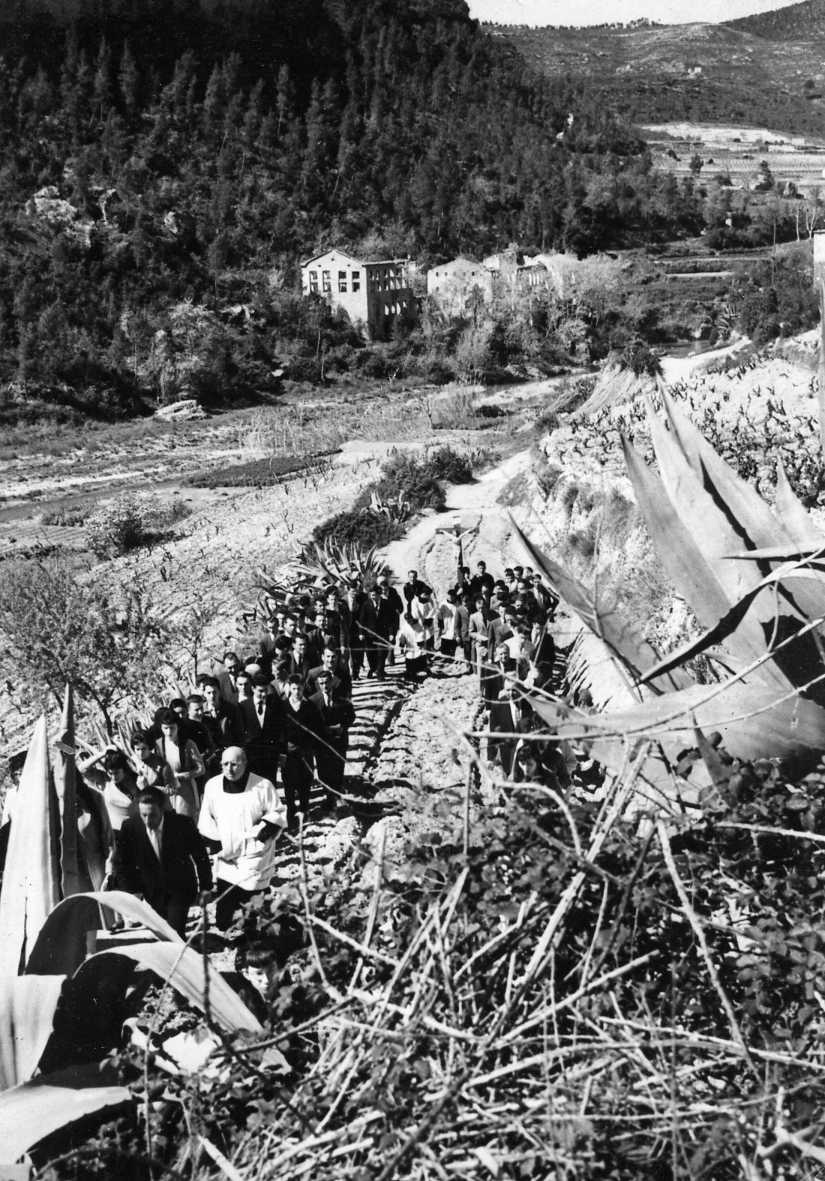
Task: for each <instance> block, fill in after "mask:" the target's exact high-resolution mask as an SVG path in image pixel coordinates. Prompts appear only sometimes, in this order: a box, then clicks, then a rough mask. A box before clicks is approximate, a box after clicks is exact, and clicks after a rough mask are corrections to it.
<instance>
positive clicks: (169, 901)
mask: <svg viewBox="0 0 825 1181" xmlns="http://www.w3.org/2000/svg"><path fill="white" fill-rule="evenodd" d="M164 802H165V798H164V795H163V792H160V791H158V790H157V789H156V788H153V787H150V788H146V789H145V790H144V791H142V792H141V793H140V795H139V796H138V815H137V816H131V817H129V818H127V819H126V820H124V822H123V824H122V825H121V827H120V830H119V831H118V833H117V835H116V840H115V859H114V870H115V878H116V881H117V883H118V886H120V887H121V888H122V889H124V890H128V891H129V892H130V893H132V894H142V895H143V897H144V898H145V899H146V901H147V902H148V903H149V905H150V906H151V907H153V909H154V910H156V911H157V912H158V914H159V915H160V916H161V918H164V919H166V921H167V922H168V923H169V925H170V926H171V927H173V928H174V929H175V930H176V931H177V933H178V934H179V935H181V936H183V937H184V938H185V936H186V918H187V915H188V913H189V907H190V906H192V905H193V904H194V902H195V899H196V898H197V896H198V894H199V893H203V892H206V891H208V890H211V889H212V868H211V866H210V864H209V856H208V854H207V852H206V848H205V846H204V843H203V841H202V839H201V837H200V835H199V833H198V830H197V829H196V828H195V826H194V824H193V823H192V821H191V820H190V819H189V817H188V816H178V815H177V813H175V812H165V811H164V810H163V807H164Z"/></svg>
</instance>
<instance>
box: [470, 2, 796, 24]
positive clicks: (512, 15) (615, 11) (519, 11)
mask: <svg viewBox="0 0 825 1181" xmlns="http://www.w3.org/2000/svg"><path fill="white" fill-rule="evenodd" d="M468 4H469V7H470V14H471V16H474V17H475V18H476V19H477V20H485V21H496V22H497V23H498V24H503V25H598V24H605V23H607V22H609V21H621V22H626V21H632V20H637V19H638V18H639V17H646V18H647V19H648V20H655V21H659V22H660V23H661V24H686V23H689V22H691V21H724V20H733V19H734V18H735V17H739V16H750V15H751V13H754V12H767V11H769V10H770V9H772V8H784V7H786V5H785V4H783V3H780V2H777V0H575V3H572V2H571V0H468Z"/></svg>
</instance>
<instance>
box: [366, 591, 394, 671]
mask: <svg viewBox="0 0 825 1181" xmlns="http://www.w3.org/2000/svg"><path fill="white" fill-rule="evenodd" d="M398 618H399V617H398V616H397V615H396V613H395V608H394V607H393V605H392V603H391V602H390V600H389V598H388V597H387V596H386V595H382V593H381V589H380V587H378V586H374V587H373V588H372V590H371V591H370V593H369V595H368V596H367V598H366V599H365V600H364V602H363V603H362V604H361V609H360V610H359V612H358V624H359V626H360V628H361V634H362V636H363V637H364V647H365V649H366V653H367V664H368V665H369V676H371V677H383V676H384V675H385V666H386V663H387V654H388V653H389V650H390V636H391V635H393V634H394V633H395V631H397V630H398Z"/></svg>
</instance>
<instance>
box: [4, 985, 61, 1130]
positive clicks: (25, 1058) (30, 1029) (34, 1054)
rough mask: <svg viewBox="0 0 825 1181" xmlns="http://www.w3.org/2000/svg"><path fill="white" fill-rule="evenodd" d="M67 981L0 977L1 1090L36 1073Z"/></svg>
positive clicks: (15, 1084) (14, 1085) (13, 1085)
mask: <svg viewBox="0 0 825 1181" xmlns="http://www.w3.org/2000/svg"><path fill="white" fill-rule="evenodd" d="M65 980H66V977H65V976H0V1091H5V1090H7V1088H9V1087H16V1086H17V1084H18V1083H22V1082H25V1081H26V1079H28V1078H31V1076H32V1075H33V1074H34V1072H35V1070H36V1068H37V1064H38V1062H39V1061H40V1059H41V1057H42V1056H43V1051H44V1050H45V1048H46V1043H47V1042H48V1040H49V1037H50V1036H51V1032H52V1027H53V1024H54V1014H55V1010H56V1008H57V1002H58V1001H59V1000H60V994H61V992H62V990H63V984H64V982H65ZM1 1142H2V1137H1V1136H0V1143H1Z"/></svg>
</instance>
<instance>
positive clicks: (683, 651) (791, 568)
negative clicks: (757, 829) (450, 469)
mask: <svg viewBox="0 0 825 1181" xmlns="http://www.w3.org/2000/svg"><path fill="white" fill-rule="evenodd" d="M660 392H661V397H662V404H663V408H664V418H661V417H659V416H657V415H655V414H654V413H653V411H652V410H649V418H650V429H651V436H652V441H653V447H654V451H655V456H656V460H657V462H658V467H659V475H657V474H656V473H655V472H654V471H652V470H651V469H650V468H648V467H647V466H646V465H645V464H644V462H643V461H642V460H641V458H640V457H639V455H638V454H637V453H636V451H635V450H634V448H633V447H632V445H631V444H630V443H629V442H628V441H627V440H626V439H623V440H622V443H623V447H624V453H625V459H626V462H627V468H628V472H629V475H630V479H631V482H632V484H633V487H634V490H635V494H636V499H637V503H638V505H639V509H640V511H641V513H642V515H643V516H644V519H645V522H646V525H647V528H648V531H649V533H650V536H651V539H652V541H653V544H654V547H655V548H656V551H657V554H658V556H659V558H660V560H661V562H662V565H663V567H664V569H665V571H666V572H667V574H668V576H669V578H670V580H671V582H672V583H673V585H674V587H675V589H676V591H677V593H678V594H680V595H681V596H682V597H683V598H684V599H685V600H686V601H687V602H688V603H689V604H690V606H691V607H692V608H693V611H694V613H695V615H696V618H697V620H698V621H699V623H700V625H701V626H702V628H703V629H704V630H703V632H702V635H701V636H699V637H698V639H696V640H694V641H692V642H691V643H690V644H688V645H685V646H683V647H682V648H680V649H679V650H678V651H677V652H675V653H672V654H671V655H670V656H668V657H667V658H665V659H660V658H659V657H658V656H656V657H655V658H654V659H650V657H651V652H652V650H651V649H650V648H649V646H646V645H645V643H644V642H643V641H640V640H639V638H638V632H637V629H634V628H633V627H632V626H630V625H629V624H628V623H627V621H625V620H623V619H621V618H620V617H619V616H618V615H617V614H616V613H615V612H613V613H611V614H610V615H605V614H604V613H602V612H600V610H599V606H598V603H597V602H595V601H594V597H593V596H592V595H590V594H589V593H588V592H587V591H586V590H585V589H584V588H583V587H582V586H581V585H580V584H579V583H577V582H576V581H575V580H574V579H572V578H571V577H570V576H569V575H568V574H567V573H566V571H564V570H563V569H562V568H561V567H559V565H558V563H556V562H554V561H553V560H552V559H550V558H548V557H547V556H546V555H545V554H543V553H542V552H541V551H540V550H539V549H537V548H536V547H534V546H532V545H531V544H530V543H529V542H527V540H526V539H525V538H524V537H523V535H521V534H518V535H519V536H521V539H522V542H523V543H524V545H525V546H526V547H527V549H528V550H529V552H530V554H531V557H532V559H533V560H534V562H535V563H536V564H537V565H539V566H540V567H541V568H542V569H543V570H544V572H545V574H546V575H547V578H548V580H549V581H550V583H551V584H552V585H553V587H554V589H555V590H556V592H557V593H558V594H559V595H560V596H561V597H562V598H564V599H565V600H566V602H567V603H568V605H569V606H570V607H571V608H572V609H573V611H574V612H575V613H576V614H578V615H579V617H580V618H581V619H582V621H583V622H584V623H585V625H586V626H588V627H589V628H590V629H591V630H592V631H594V632H595V633H596V634H597V635H599V636H600V637H601V639H602V640H603V641H604V642H605V644H606V645H607V647H608V649H609V651H610V652H611V654H612V657H613V659H614V660H616V661H617V662H619V663H620V664H621V665H622V666H623V667H624V669H625V672H626V675H627V676H628V678H629V679H630V681H631V683H632V684H633V686H634V687H635V690H636V692H637V696H638V698H639V704H638V705H636V706H635V707H631V708H628V709H623V710H620V711H619V710H610V709H607V710H605V711H604V712H603V713H601V714H599V715H598V716H596V717H587V716H585V715H582V714H573V713H572V712H571V711H569V710H561V709H560V708H559V707H558V706H556V705H554V704H552V703H549V702H546V701H536V702H535V705H536V709H537V710H538V711H539V713H540V714H542V715H543V716H544V717H545V719H546V720H547V721H548V723H549V724H550V725H551V726H553V728H554V729H555V730H557V731H558V732H559V733H560V734H562V735H565V736H568V735H572V734H574V733H575V734H577V735H586V736H588V738H589V741H590V742H591V745H592V749H593V754H594V755H595V757H597V758H599V759H600V760H601V761H602V762H604V763H605V764H606V765H607V766H608V767H609V768H610V769H612V770H618V769H619V768H620V767H621V766H622V765H624V764H625V763H626V761H627V759H628V758H629V757H632V756H633V755H634V753H636V752H637V751H638V750H639V749H640V747H642V746H646V747H647V748H648V749H649V751H650V754H649V757H648V758H647V759H646V761H645V763H644V768H643V778H646V779H648V781H649V782H651V783H656V784H659V785H661V784H663V783H667V782H668V781H670V780H671V779H672V776H671V767H672V766H673V765H674V764H675V762H676V761H677V758H678V755H679V752H680V751H682V750H683V749H684V748H685V747H686V746H693V745H695V738H696V728H697V727H698V728H699V729H700V730H703V731H708V730H715V731H719V732H720V733H721V734H722V737H723V740H724V742H725V745H726V746H727V748H728V749H729V750H730V752H731V753H732V754H734V755H736V756H739V757H741V758H745V759H755V758H763V757H772V756H788V755H798V754H806V753H810V752H812V751H818V750H821V748H822V747H823V746H825V708H824V707H825V661H823V641H822V631H823V621H825V537H823V536H822V535H821V534H820V532H819V531H818V529H817V527H816V525H815V523H814V522H813V520H812V519H811V518H810V516H809V515H808V513H807V512H806V511H805V509H804V507H803V506H802V504H801V503H800V502H799V500H798V499H797V498H796V497H795V495H794V494H793V492H792V490H791V488H790V486H789V484H788V481H787V479H786V478H785V475H784V472H783V471H782V470H781V468H780V471H779V478H778V484H777V493H776V500H775V504H774V505H773V507H771V506H770V505H768V504H767V503H766V502H765V501H764V500H762V498H761V497H760V496H759V494H758V493H757V492H756V490H755V489H754V488H752V487H751V486H750V485H749V484H747V483H746V482H745V481H744V480H742V479H741V478H740V477H739V476H738V475H737V474H736V473H735V472H734V471H733V470H732V469H731V468H730V467H729V466H728V464H726V463H725V462H724V460H722V459H721V458H720V456H719V455H718V454H717V453H716V452H715V451H714V450H713V448H712V447H711V446H710V445H709V444H708V443H707V442H706V440H705V439H704V438H703V436H702V435H701V434H700V432H699V431H698V430H697V429H696V427H695V426H693V424H692V423H691V422H690V421H689V420H688V419H687V418H686V417H685V416H684V415H683V414H682V413H681V412H680V411H679V410H677V408H676V407H675V405H674V404H673V402H672V400H671V399H670V397H669V396H668V393H667V391H666V390H665V389H664V387H662V388H661V391H660ZM700 652H704V653H706V654H707V655H708V656H710V657H712V658H713V659H714V661H715V662H716V665H717V668H718V669H719V670H720V675H721V680H720V682H719V683H718V684H714V685H700V684H697V683H696V682H695V679H694V678H692V677H690V676H689V674H688V672H687V670H686V669H685V667H684V665H685V663H686V661H687V660H688V659H690V658H691V657H693V656H696V655H697V654H698V653H700Z"/></svg>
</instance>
